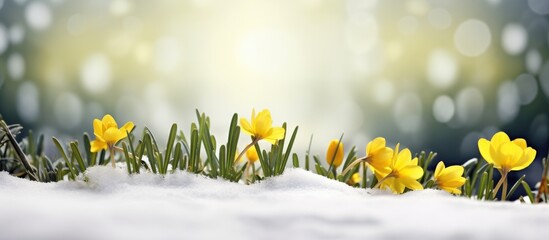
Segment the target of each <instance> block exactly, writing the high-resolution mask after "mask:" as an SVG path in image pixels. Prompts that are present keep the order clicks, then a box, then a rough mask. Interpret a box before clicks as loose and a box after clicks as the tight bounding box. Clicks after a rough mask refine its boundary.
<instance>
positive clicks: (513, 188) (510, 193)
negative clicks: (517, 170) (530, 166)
mask: <svg viewBox="0 0 549 240" xmlns="http://www.w3.org/2000/svg"><path fill="white" fill-rule="evenodd" d="M525 177H526V175H522V177H520V178H519V179H518V180H517V181H516V182H515V184H513V186H512V187H511V190H509V194H507V198H506V199H505V200H507V199H509V197H510V196H511V195H513V193H515V190H517V188H518V186H519V185H520V183H521V182H522V180H524V178H525Z"/></svg>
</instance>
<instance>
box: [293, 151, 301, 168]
mask: <svg viewBox="0 0 549 240" xmlns="http://www.w3.org/2000/svg"><path fill="white" fill-rule="evenodd" d="M292 160H293V166H294V168H299V158H298V156H297V153H294V154H293V155H292Z"/></svg>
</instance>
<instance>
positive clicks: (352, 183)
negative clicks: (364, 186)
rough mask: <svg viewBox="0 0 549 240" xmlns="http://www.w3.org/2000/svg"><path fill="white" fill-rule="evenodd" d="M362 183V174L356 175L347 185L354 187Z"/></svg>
mask: <svg viewBox="0 0 549 240" xmlns="http://www.w3.org/2000/svg"><path fill="white" fill-rule="evenodd" d="M360 181H362V177H360V174H358V173H354V174H353V175H352V176H351V178H349V181H347V184H348V185H350V186H354V185H355V184H357V183H360Z"/></svg>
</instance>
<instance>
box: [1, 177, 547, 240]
mask: <svg viewBox="0 0 549 240" xmlns="http://www.w3.org/2000/svg"><path fill="white" fill-rule="evenodd" d="M83 179H86V180H87V181H84V180H79V181H74V182H68V181H65V182H59V183H38V182H32V181H28V180H25V179H19V178H16V177H13V176H10V175H8V174H7V173H5V172H1V173H0V239H101V240H108V239H315V240H318V239H498V240H501V239H542V238H546V236H548V235H549V227H548V226H549V205H543V204H540V205H528V204H519V203H512V202H504V203H500V202H481V201H477V200H469V199H466V198H463V197H455V196H451V195H450V194H447V193H446V192H443V191H438V190H423V191H414V192H409V193H405V194H402V195H393V194H391V193H387V192H384V191H376V190H364V189H355V188H351V187H349V186H347V185H345V184H343V183H340V182H336V181H333V180H330V179H327V178H324V177H322V176H318V175H316V174H314V173H311V172H307V171H305V170H302V169H287V170H286V172H285V173H284V174H283V175H282V176H279V177H274V178H270V179H267V180H265V181H263V182H261V183H258V184H253V185H248V186H246V185H243V184H238V183H230V182H227V181H224V180H215V179H209V178H206V177H204V176H199V175H194V174H190V173H186V172H177V173H174V174H169V175H166V176H159V175H153V174H149V173H142V174H139V175H131V176H128V174H127V173H126V172H125V170H124V169H113V168H110V167H93V168H90V169H88V171H87V172H86V174H85V178H83Z"/></svg>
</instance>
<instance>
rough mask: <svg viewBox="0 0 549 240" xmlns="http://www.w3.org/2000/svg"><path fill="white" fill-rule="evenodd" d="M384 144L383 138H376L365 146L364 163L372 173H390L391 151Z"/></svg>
mask: <svg viewBox="0 0 549 240" xmlns="http://www.w3.org/2000/svg"><path fill="white" fill-rule="evenodd" d="M385 144H386V142H385V138H382V137H377V138H375V139H374V140H372V141H371V142H369V143H368V145H366V161H367V162H368V165H369V166H370V169H371V170H372V172H381V173H385V174H388V173H389V172H390V169H389V165H390V164H391V157H392V156H393V149H391V148H389V147H386V146H385Z"/></svg>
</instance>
